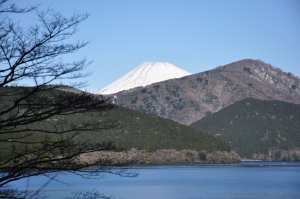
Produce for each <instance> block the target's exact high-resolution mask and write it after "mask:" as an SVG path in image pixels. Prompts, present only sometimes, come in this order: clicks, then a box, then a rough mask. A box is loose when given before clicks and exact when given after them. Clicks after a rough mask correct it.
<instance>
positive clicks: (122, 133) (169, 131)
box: [0, 88, 230, 155]
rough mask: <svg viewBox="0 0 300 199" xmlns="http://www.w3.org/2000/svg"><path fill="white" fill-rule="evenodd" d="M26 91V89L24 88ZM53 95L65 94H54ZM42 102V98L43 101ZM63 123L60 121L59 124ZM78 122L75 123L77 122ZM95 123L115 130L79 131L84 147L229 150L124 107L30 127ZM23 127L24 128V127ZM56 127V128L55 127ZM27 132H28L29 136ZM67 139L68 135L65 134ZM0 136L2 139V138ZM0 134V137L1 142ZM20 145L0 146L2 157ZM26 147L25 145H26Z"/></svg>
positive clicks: (34, 137) (45, 136) (190, 130)
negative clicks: (100, 123)
mask: <svg viewBox="0 0 300 199" xmlns="http://www.w3.org/2000/svg"><path fill="white" fill-rule="evenodd" d="M5 89H18V88H5ZM24 89H25V88H24ZM52 92H64V91H53V90H52ZM67 94H68V95H76V94H74V93H69V92H68V93H67ZM44 95H45V96H44V97H47V93H46V94H44ZM42 99H43V98H42ZM9 101H10V100H9V98H7V97H6V98H5V100H4V98H0V102H1V104H2V105H5V104H6V103H9ZM59 121H63V122H59ZM77 121H78V122H77ZM94 121H102V122H103V123H105V122H106V121H113V122H114V123H115V125H114V128H113V129H111V128H109V129H105V130H101V131H97V132H79V134H78V135H77V136H76V137H75V138H74V139H76V141H77V142H80V143H84V144H88V145H90V144H97V143H108V142H109V143H112V144H113V146H115V147H116V149H118V150H130V149H137V150H146V151H156V150H158V149H176V150H182V149H192V150H196V151H200V150H207V151H229V150H230V148H229V146H228V145H227V144H225V143H224V142H223V141H221V140H219V139H216V138H214V137H212V136H209V135H207V134H203V133H201V132H198V131H196V130H194V129H193V128H190V127H187V126H185V125H181V124H178V123H176V122H174V121H171V120H168V119H163V118H160V117H158V116H153V115H147V114H144V113H140V112H137V111H133V110H129V109H126V108H119V107H115V108H112V109H108V110H105V111H104V112H103V111H102V112H98V111H97V110H90V111H88V112H84V113H76V114H72V115H60V116H52V117H51V118H48V119H47V120H46V121H41V122H36V123H34V124H30V125H31V126H30V127H32V128H33V127H35V129H43V130H51V129H53V128H54V125H57V123H59V124H60V125H62V126H59V128H64V127H67V126H68V125H69V126H71V125H72V124H74V123H75V124H76V123H85V122H90V123H94ZM23 128H24V127H23ZM55 128H57V127H55ZM29 133H30V132H27V134H29ZM64 135H65V136H69V135H68V134H64ZM1 136H2V137H1ZM4 136H10V137H9V138H11V135H2V134H0V138H1V139H4V138H5V137H4ZM16 136H23V137H24V140H25V139H26V140H27V141H28V140H30V141H40V140H43V141H47V140H51V139H59V136H57V135H54V134H49V133H37V132H35V133H34V134H33V135H30V136H25V135H24V133H19V134H16ZM8 145H9V146H8ZM20 145H21V144H19V145H18V144H17V143H13V144H11V145H10V144H8V143H7V142H6V143H5V144H1V145H0V150H1V151H2V155H4V154H5V153H9V151H11V150H12V148H11V147H13V148H18V146H20ZM26 147H27V146H26Z"/></svg>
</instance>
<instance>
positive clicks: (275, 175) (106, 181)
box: [14, 162, 300, 199]
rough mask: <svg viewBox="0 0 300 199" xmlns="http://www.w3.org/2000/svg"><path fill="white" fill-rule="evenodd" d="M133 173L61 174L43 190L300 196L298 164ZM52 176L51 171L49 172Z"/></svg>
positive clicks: (183, 198)
mask: <svg viewBox="0 0 300 199" xmlns="http://www.w3.org/2000/svg"><path fill="white" fill-rule="evenodd" d="M128 171H130V172H136V173H138V177H120V176H116V175H111V174H106V175H104V176H103V177H102V178H101V179H84V178H82V177H80V176H77V175H74V174H60V175H58V176H56V178H55V179H57V180H58V181H61V182H57V181H51V183H50V184H48V186H46V188H44V189H43V191H42V193H43V194H45V195H47V196H48V197H47V198H49V199H60V198H64V197H67V196H70V193H71V192H73V191H76V190H96V191H99V192H101V193H104V194H106V195H109V196H113V197H114V198H120V199H202V198H203V199H252V198H253V199H254V198H255V199H276V198H278V199H299V198H300V164H299V163H284V162H279V163H265V162H243V163H241V164H240V165H235V166H229V165H218V166H215V165H207V166H150V167H135V168H130V169H128ZM53 175H54V174H53ZM47 181H48V179H47V178H45V177H32V178H30V179H29V180H26V179H24V180H20V181H18V182H15V183H14V186H15V187H17V188H19V189H25V187H26V186H28V187H29V189H32V190H36V189H39V187H40V186H42V185H43V184H44V183H45V182H47Z"/></svg>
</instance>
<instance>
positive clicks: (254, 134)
mask: <svg viewBox="0 0 300 199" xmlns="http://www.w3.org/2000/svg"><path fill="white" fill-rule="evenodd" d="M191 127H193V128H195V129H198V130H201V131H202V132H206V133H208V134H210V135H212V136H215V137H218V138H221V139H222V140H224V141H225V142H227V143H228V144H229V145H230V146H231V148H232V149H233V150H235V151H236V152H238V153H239V154H240V155H241V156H243V157H247V158H253V157H254V158H271V159H274V158H275V159H276V156H280V155H282V153H281V152H282V151H285V152H287V151H291V150H294V149H297V148H298V149H299V148H300V105H296V104H291V103H286V102H281V101H263V100H257V99H245V100H242V101H239V102H236V103H234V104H233V105H230V106H229V107H227V108H225V109H223V110H221V111H219V112H217V113H214V114H212V115H209V116H207V117H205V118H203V119H201V120H199V121H197V122H195V123H193V124H192V125H191ZM261 154H264V155H261ZM277 158H280V157H277ZM294 159H296V157H294Z"/></svg>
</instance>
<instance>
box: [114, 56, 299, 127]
mask: <svg viewBox="0 0 300 199" xmlns="http://www.w3.org/2000/svg"><path fill="white" fill-rule="evenodd" d="M250 97H251V98H255V99H262V100H279V101H285V102H290V103H296V104H300V79H299V78H298V77H295V76H293V75H292V74H290V73H285V72H283V71H281V70H280V69H277V68H274V67H272V66H271V65H270V64H266V63H264V62H262V61H259V60H251V59H245V60H241V61H237V62H233V63H231V64H228V65H225V66H221V67H218V68H216V69H214V70H210V71H206V72H202V73H198V74H194V75H190V76H186V77H183V78H180V79H171V80H167V81H163V82H159V83H155V84H151V85H149V86H146V87H144V88H142V87H139V88H134V89H131V90H127V91H122V92H119V93H116V94H115V103H117V104H119V105H121V106H123V107H127V108H130V109H134V110H138V111H142V112H145V113H150V114H154V115H158V116H161V117H164V118H169V119H172V120H174V121H177V122H179V123H182V124H186V125H189V124H191V123H193V122H196V121H198V120H199V119H201V118H203V117H205V116H207V115H209V114H211V113H214V112H217V111H219V110H221V109H223V108H225V107H227V106H229V105H230V104H233V103H234V102H237V101H240V100H243V99H245V98H250Z"/></svg>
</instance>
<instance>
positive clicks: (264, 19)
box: [15, 0, 300, 89]
mask: <svg viewBox="0 0 300 199" xmlns="http://www.w3.org/2000/svg"><path fill="white" fill-rule="evenodd" d="M15 2H17V3H18V4H20V6H23V5H30V4H41V5H40V8H41V9H43V8H49V7H50V8H52V9H54V10H56V11H59V12H61V13H62V14H64V15H66V16H68V15H70V14H72V13H89V14H90V17H89V18H88V20H87V21H85V22H84V23H83V24H82V25H81V26H80V29H79V33H78V35H77V36H78V37H79V38H81V39H84V40H87V41H90V44H89V45H88V46H87V47H86V48H84V49H82V50H81V51H80V52H79V53H78V56H82V57H85V56H86V57H87V58H88V59H89V60H92V61H93V63H92V64H91V65H90V66H89V68H88V71H89V72H91V75H90V76H89V77H88V78H87V80H88V87H87V89H99V88H102V87H104V86H105V85H107V84H109V83H111V82H112V81H114V80H116V79H118V78H119V77H121V76H122V75H123V74H125V73H126V72H128V71H129V70H131V69H133V68H135V67H136V66H138V65H139V64H141V63H142V62H144V61H167V62H170V63H173V64H175V65H177V66H178V67H180V68H182V69H185V70H187V71H189V72H191V73H198V72H202V71H205V70H209V69H212V68H214V67H216V66H220V65H225V64H228V63H230V62H233V61H237V60H240V59H245V58H252V59H260V60H262V61H265V62H267V63H270V64H272V65H273V66H276V67H279V68H281V69H282V70H283V71H286V72H292V73H294V74H295V75H297V76H298V77H299V76H300V1H299V0H85V1H83V0H26V1H21V0H15ZM30 20H32V19H30Z"/></svg>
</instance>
